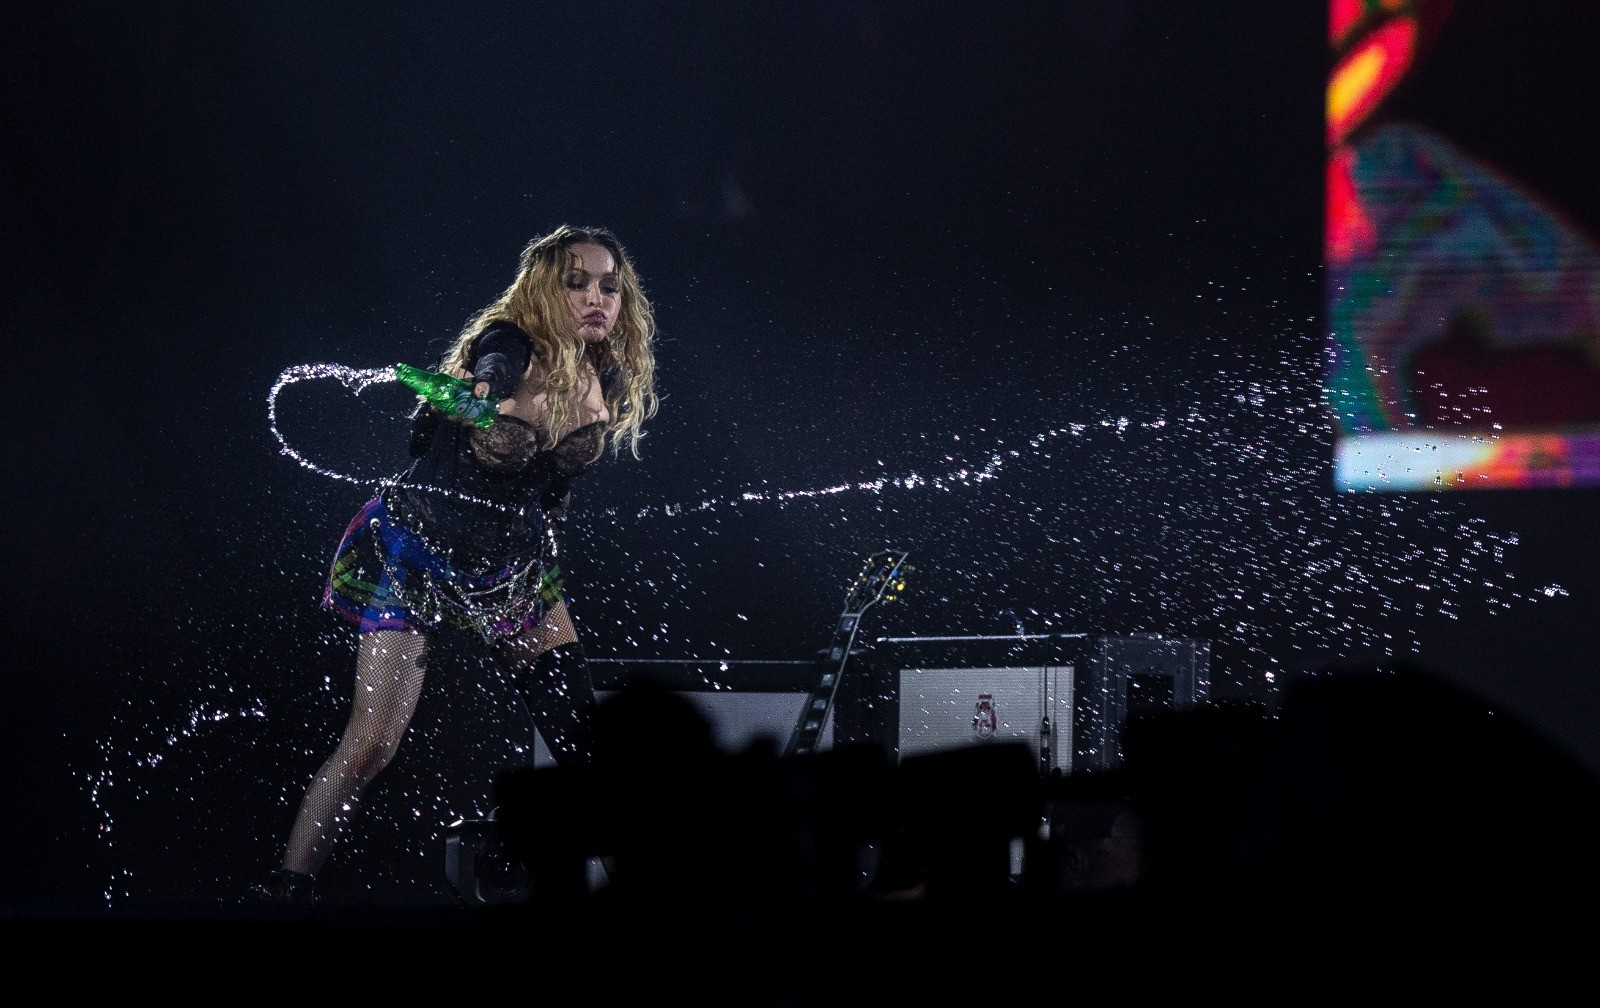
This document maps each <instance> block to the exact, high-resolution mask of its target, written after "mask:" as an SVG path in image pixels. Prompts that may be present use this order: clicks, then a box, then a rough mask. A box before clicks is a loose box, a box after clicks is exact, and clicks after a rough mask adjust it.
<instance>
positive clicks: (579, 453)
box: [467, 414, 605, 478]
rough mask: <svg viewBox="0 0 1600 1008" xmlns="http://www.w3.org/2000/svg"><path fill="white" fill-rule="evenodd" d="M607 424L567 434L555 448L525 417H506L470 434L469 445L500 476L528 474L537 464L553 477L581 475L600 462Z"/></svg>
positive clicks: (601, 422) (598, 422) (476, 457)
mask: <svg viewBox="0 0 1600 1008" xmlns="http://www.w3.org/2000/svg"><path fill="white" fill-rule="evenodd" d="M604 433H605V421H604V420H596V421H594V422H593V423H588V424H584V425H583V426H582V427H578V428H575V429H573V430H571V431H568V432H567V435H566V436H565V437H563V438H562V439H561V440H560V441H557V442H556V443H555V444H554V445H551V444H549V440H550V439H549V435H547V434H546V433H545V432H544V431H543V430H541V429H540V428H538V427H535V426H534V425H533V424H531V423H528V422H527V421H526V420H523V419H522V418H521V417H517V416H512V415H510V414H505V415H502V416H501V417H500V418H499V419H498V420H496V421H495V422H494V423H492V424H490V425H489V426H488V427H472V428H469V429H468V431H467V444H468V448H469V450H470V451H471V453H472V457H473V459H474V460H475V461H476V462H477V463H478V464H479V465H480V466H482V467H483V468H484V469H486V470H488V471H489V472H491V473H494V474H497V475H513V474H516V473H521V472H524V471H526V470H527V469H528V468H529V467H530V465H533V464H535V463H537V464H539V465H541V466H548V467H549V470H550V475H551V476H555V477H560V478H570V477H573V476H578V475H580V474H582V473H584V472H586V471H587V470H588V469H590V468H591V467H592V466H593V465H594V464H595V462H596V461H597V460H598V456H599V454H600V440H601V438H602V437H603V436H604Z"/></svg>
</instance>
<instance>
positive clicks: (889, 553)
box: [783, 550, 911, 757]
mask: <svg viewBox="0 0 1600 1008" xmlns="http://www.w3.org/2000/svg"><path fill="white" fill-rule="evenodd" d="M910 572H911V568H910V567H907V566H906V551H905V550H882V551H880V552H878V553H874V554H873V555H872V556H870V557H868V558H867V562H866V564H865V566H863V567H862V568H861V573H860V575H858V576H857V577H856V580H855V583H854V584H853V585H851V586H850V591H849V592H848V593H847V594H846V595H845V599H844V612H843V613H841V614H840V616H839V619H838V622H836V623H835V624H834V627H833V638H832V640H831V641H830V642H829V645H828V647H826V648H824V649H823V650H822V651H820V652H819V653H818V658H817V684H816V686H815V687H813V688H812V690H811V694H810V696H808V697H807V698H806V705H805V706H804V707H802V708H801V709H800V716H799V718H797V719H796V720H795V724H794V731H793V732H791V733H790V735H789V744H788V745H787V746H785V747H784V750H783V754H784V756H786V757H787V756H805V755H808V754H809V753H811V752H813V751H814V750H815V749H816V747H817V739H818V738H820V737H821V735H822V726H823V725H825V724H826V723H827V721H828V714H829V713H830V712H831V711H832V710H833V698H834V696H835V695H836V694H837V693H838V692H839V680H840V678H841V677H842V676H843V675H844V669H845V666H846V665H847V664H848V663H849V661H850V654H851V646H852V645H853V644H854V643H855V639H856V631H857V630H858V629H859V628H860V626H861V617H862V615H863V614H865V613H866V611H867V610H868V609H871V608H872V607H873V606H875V605H877V604H878V603H879V602H893V601H895V600H896V599H897V598H899V597H900V593H901V592H903V591H905V587H906V575H907V574H909V573H910Z"/></svg>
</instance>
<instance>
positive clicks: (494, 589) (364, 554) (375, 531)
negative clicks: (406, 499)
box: [322, 497, 566, 638]
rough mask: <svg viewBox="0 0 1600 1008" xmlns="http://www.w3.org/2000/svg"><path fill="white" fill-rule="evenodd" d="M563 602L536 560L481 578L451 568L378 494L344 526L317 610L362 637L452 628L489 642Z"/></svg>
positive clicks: (537, 620)
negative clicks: (341, 620)
mask: <svg viewBox="0 0 1600 1008" xmlns="http://www.w3.org/2000/svg"><path fill="white" fill-rule="evenodd" d="M565 600H566V591H565V588H564V586H563V585H562V582H561V571H560V570H559V568H557V567H556V566H555V565H553V564H552V565H550V566H544V567H541V566H540V565H539V562H538V561H537V560H534V561H529V562H525V563H523V564H521V565H517V566H506V567H504V568H501V569H499V570H496V571H493V572H491V573H488V574H482V575H472V574H468V573H466V572H464V571H461V570H459V569H457V568H455V567H453V566H451V565H450V564H449V563H448V562H447V561H446V560H445V559H444V558H442V557H440V556H439V555H438V554H437V553H435V552H433V551H432V550H431V549H429V548H428V545H427V543H425V542H424V541H423V540H422V538H421V537H420V536H419V535H417V533H416V532H414V531H413V530H411V529H410V528H407V527H406V526H405V525H403V524H401V523H399V522H397V521H395V520H393V518H392V517H391V516H390V514H389V511H388V509H387V508H386V507H385V506H384V504H383V498H382V497H374V498H373V499H372V500H370V501H368V502H367V503H366V504H365V505H364V506H363V507H362V508H361V510H360V511H358V512H357V513H356V516H355V518H354V519H352V520H351V522H350V525H349V527H348V528H346V529H345V532H344V537H343V538H342V539H340V541H339V547H338V549H337V550H335V551H334V557H333V564H332V566H331V568H330V569H329V571H328V580H327V583H326V585H325V586H324V588H323V593H322V606H323V608H325V609H329V610H332V611H333V613H334V614H335V615H338V616H340V617H342V618H344V619H345V620H348V621H349V622H350V623H352V624H354V625H355V627H356V628H357V629H358V630H359V631H360V632H361V633H368V632H370V631H373V630H406V631H411V632H413V633H416V632H422V631H424V630H428V629H436V628H438V627H441V626H451V627H456V628H459V629H463V630H472V631H475V632H478V633H481V634H483V635H484V636H485V637H488V638H493V637H500V636H508V635H512V634H516V633H520V632H521V631H523V630H525V629H530V628H533V627H536V626H538V625H539V624H541V623H543V622H544V619H545V617H546V616H547V615H548V614H549V611H550V607H551V606H553V605H555V604H556V603H557V602H563V601H565Z"/></svg>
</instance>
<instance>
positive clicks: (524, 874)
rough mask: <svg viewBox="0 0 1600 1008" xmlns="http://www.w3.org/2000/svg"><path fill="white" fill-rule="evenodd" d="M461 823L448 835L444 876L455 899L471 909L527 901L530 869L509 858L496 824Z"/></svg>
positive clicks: (492, 820)
mask: <svg viewBox="0 0 1600 1008" xmlns="http://www.w3.org/2000/svg"><path fill="white" fill-rule="evenodd" d="M499 811H500V810H499V809H498V808H496V809H493V810H491V811H490V812H489V815H488V817H487V818H484V819H458V820H456V821H455V822H453V823H451V824H450V826H449V828H448V830H447V831H446V833H445V841H444V874H445V879H446V880H447V881H449V883H450V888H451V889H452V890H453V891H454V892H455V894H456V898H457V899H459V900H460V901H461V902H462V903H464V904H467V905H469V906H483V905H487V904H491V903H522V902H526V901H527V899H528V891H529V884H528V866H527V865H525V864H521V863H519V862H517V861H515V860H513V859H512V858H510V857H509V856H507V854H506V848H505V842H504V841H503V840H502V839H501V836H500V824H499V822H498V821H497V820H496V815H497V813H498V812H499Z"/></svg>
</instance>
